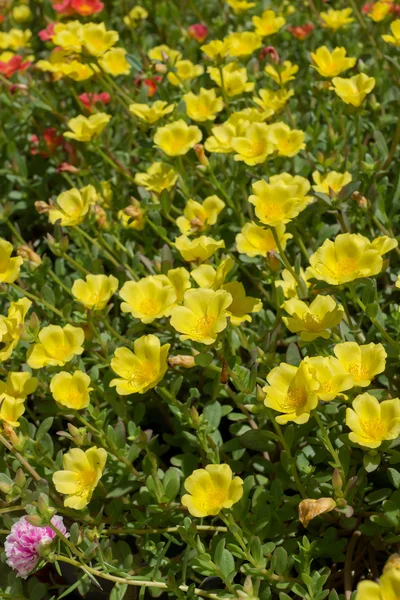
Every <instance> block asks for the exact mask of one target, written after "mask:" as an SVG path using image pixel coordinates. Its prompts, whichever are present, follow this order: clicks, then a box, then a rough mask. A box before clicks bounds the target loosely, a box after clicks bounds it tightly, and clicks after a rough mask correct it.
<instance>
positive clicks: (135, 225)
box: [118, 199, 146, 231]
mask: <svg viewBox="0 0 400 600" xmlns="http://www.w3.org/2000/svg"><path fill="white" fill-rule="evenodd" d="M118 219H119V222H120V223H121V225H122V227H123V228H124V229H135V230H136V231H142V229H144V226H145V223H146V222H145V218H144V214H143V212H142V209H141V208H140V203H139V202H138V201H137V200H135V199H133V204H130V205H129V206H126V207H125V208H123V209H122V210H119V211H118Z"/></svg>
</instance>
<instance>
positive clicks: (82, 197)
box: [49, 185, 97, 227]
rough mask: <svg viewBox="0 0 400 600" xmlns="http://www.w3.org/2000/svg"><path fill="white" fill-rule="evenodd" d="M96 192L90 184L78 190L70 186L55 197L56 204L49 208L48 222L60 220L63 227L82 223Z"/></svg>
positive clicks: (95, 196)
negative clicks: (69, 188)
mask: <svg viewBox="0 0 400 600" xmlns="http://www.w3.org/2000/svg"><path fill="white" fill-rule="evenodd" d="M96 198H97V192H96V190H95V188H94V187H93V186H92V185H86V186H85V187H83V188H81V189H80V190H78V189H77V188H72V189H71V190H68V191H66V192H62V193H61V194H60V195H59V196H58V197H57V204H56V205H55V206H54V207H53V208H51V209H50V210H49V221H50V223H56V221H58V220H60V223H61V225H63V227H73V226H74V225H79V223H82V221H83V220H84V218H85V216H86V215H87V213H88V212H89V208H90V206H91V204H94V202H95V201H96Z"/></svg>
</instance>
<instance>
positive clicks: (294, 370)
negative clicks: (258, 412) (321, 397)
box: [263, 361, 319, 425]
mask: <svg viewBox="0 0 400 600" xmlns="http://www.w3.org/2000/svg"><path fill="white" fill-rule="evenodd" d="M267 382H268V383H269V385H268V386H266V387H264V388H263V391H264V392H265V394H266V397H265V400H264V404H265V406H266V407H267V408H273V409H274V410H276V411H278V412H280V413H283V414H282V415H279V416H278V417H276V421H277V422H278V423H280V424H281V425H284V424H285V423H288V422H289V421H294V422H295V423H298V424H299V425H301V424H303V423H307V421H308V420H309V418H310V412H311V411H312V410H313V409H314V408H316V406H317V405H318V395H317V391H318V388H319V383H318V381H317V380H316V379H315V378H314V377H313V376H312V373H311V370H310V368H309V366H308V364H307V363H306V362H305V361H302V362H301V363H300V365H299V367H294V366H292V365H288V364H287V363H281V364H280V365H279V367H275V369H272V371H271V372H270V373H269V374H268V376H267Z"/></svg>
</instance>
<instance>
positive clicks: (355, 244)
mask: <svg viewBox="0 0 400 600" xmlns="http://www.w3.org/2000/svg"><path fill="white" fill-rule="evenodd" d="M310 265H311V266H310V267H308V269H307V271H308V276H309V277H315V278H316V279H319V280H320V281H326V283H330V284H331V285H341V284H343V283H348V282H350V281H354V280H355V279H360V278H362V277H372V276H373V275H377V274H378V273H379V272H380V271H381V269H382V265H383V261H382V257H381V255H380V253H379V251H378V249H376V248H373V247H372V244H371V242H370V241H369V240H368V239H367V238H365V237H364V236H362V235H359V234H356V233H341V234H340V235H338V236H336V238H335V240H334V241H331V240H325V242H324V243H323V244H322V246H321V247H320V248H318V250H317V251H316V252H314V254H313V255H312V256H310Z"/></svg>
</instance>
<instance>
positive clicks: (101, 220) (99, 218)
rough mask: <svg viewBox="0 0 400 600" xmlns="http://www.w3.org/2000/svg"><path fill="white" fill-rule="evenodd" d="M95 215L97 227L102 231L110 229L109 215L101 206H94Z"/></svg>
mask: <svg viewBox="0 0 400 600" xmlns="http://www.w3.org/2000/svg"><path fill="white" fill-rule="evenodd" d="M94 214H95V219H96V223H97V225H98V226H99V227H100V228H101V229H108V222H107V215H106V211H105V210H104V208H102V207H101V206H100V205H99V204H95V205H94Z"/></svg>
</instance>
